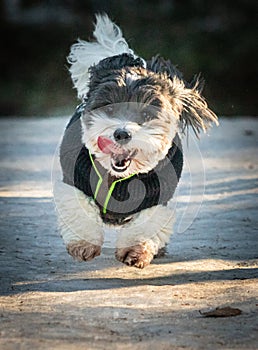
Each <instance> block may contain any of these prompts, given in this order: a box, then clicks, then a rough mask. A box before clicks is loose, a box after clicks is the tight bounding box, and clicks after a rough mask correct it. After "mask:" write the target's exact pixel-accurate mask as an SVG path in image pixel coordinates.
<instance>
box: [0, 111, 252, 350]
mask: <svg viewBox="0 0 258 350" xmlns="http://www.w3.org/2000/svg"><path fill="white" fill-rule="evenodd" d="M67 120H68V118H49V119H47V118H37V119H36V118H17V119H16V118H11V119H10V118H9V119H4V118H2V119H1V120H0V146H1V147H0V157H1V190H0V196H1V198H0V201H1V202H0V205H1V212H0V217H1V225H0V230H1V232H0V239H1V240H0V273H1V284H0V306H1V310H0V325H1V326H0V348H1V349H3V350H14V349H40V350H41V349H46V350H49V349H62V350H66V349H69V350H73V349H78V347H81V348H83V349H147V348H148V349H257V347H258V317H257V306H258V300H257V294H258V285H257V279H256V278H257V272H258V268H257V267H258V266H257V265H258V244H257V243H258V239H257V233H258V232H257V231H258V215H257V204H258V203H257V194H258V190H257V183H258V181H257V172H258V171H257V168H258V147H257V135H258V120H257V119H252V118H247V117H245V118H244V117H242V118H229V119H224V118H220V126H219V127H218V128H216V127H214V128H213V129H212V130H211V131H210V133H209V135H204V136H203V137H202V138H201V140H200V141H198V142H194V141H193V140H192V139H191V137H190V139H189V142H188V143H189V145H188V148H187V142H186V144H185V167H184V176H183V178H182V181H181V183H180V187H179V188H178V193H177V196H176V199H177V204H176V207H177V221H176V225H175V233H174V234H173V235H172V237H171V241H170V243H169V245H168V253H167V255H166V256H165V257H163V258H160V259H156V260H155V261H154V262H153V263H152V264H151V265H150V266H148V267H146V268H145V269H143V270H139V269H136V268H134V267H127V266H124V265H123V264H121V263H119V262H118V261H116V260H115V258H114V249H113V245H112V239H113V238H112V237H113V236H112V235H114V232H107V239H106V243H105V248H104V251H103V253H102V255H101V256H100V257H97V258H96V259H95V260H93V261H91V262H88V263H78V262H75V261H73V260H72V258H71V257H70V256H69V255H68V254H67V253H66V250H65V246H64V244H63V242H62V240H61V238H60V237H59V233H58V230H57V224H56V214H55V206H54V201H53V196H52V181H54V180H55V171H53V170H51V169H52V168H53V163H54V164H55V162H53V160H54V158H55V157H54V154H55V152H56V148H57V144H58V142H59V140H60V137H61V135H62V132H63V129H64V126H65V124H66V122H67ZM54 168H55V166H54ZM51 173H52V174H53V175H52V179H51ZM204 185H205V186H204ZM204 187H205V188H204ZM157 219H158V218H157ZM225 306H230V307H232V308H238V309H240V310H241V311H242V313H241V314H240V315H238V316H234V317H223V318H215V317H213V318H206V317H204V315H202V314H201V313H200V311H201V312H205V311H209V310H212V309H215V308H216V307H225Z"/></svg>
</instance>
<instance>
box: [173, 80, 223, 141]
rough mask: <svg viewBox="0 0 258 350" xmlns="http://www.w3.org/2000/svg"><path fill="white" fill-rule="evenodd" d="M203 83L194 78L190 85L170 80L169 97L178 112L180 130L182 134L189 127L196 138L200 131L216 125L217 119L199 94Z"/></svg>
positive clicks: (181, 81)
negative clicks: (213, 124)
mask: <svg viewBox="0 0 258 350" xmlns="http://www.w3.org/2000/svg"><path fill="white" fill-rule="evenodd" d="M203 86H204V81H203V80H202V79H200V77H199V76H195V77H194V79H193V80H192V82H191V83H190V84H187V83H185V82H184V81H183V80H181V79H179V78H178V77H176V76H174V78H173V79H171V86H170V96H171V98H172V103H173V104H176V110H177V111H178V112H179V115H180V117H179V119H180V128H181V131H182V132H183V133H185V131H186V130H188V129H189V127H191V128H192V129H193V131H194V133H195V135H196V136H197V138H198V137H199V134H200V132H201V131H204V132H206V131H207V130H208V129H209V127H210V126H211V125H212V123H215V124H216V125H218V124H219V123H218V118H217V116H216V114H215V113H214V112H212V110H210V109H209V107H208V105H207V102H206V101H205V99H204V98H203V97H202V95H201V92H202V89H203Z"/></svg>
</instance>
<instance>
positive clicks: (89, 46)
mask: <svg viewBox="0 0 258 350" xmlns="http://www.w3.org/2000/svg"><path fill="white" fill-rule="evenodd" d="M93 36H94V38H95V39H96V41H94V42H87V41H84V40H80V39H78V42H77V43H76V44H74V45H72V47H71V51H70V54H69V56H68V58H67V60H68V62H69V63H70V64H71V66H70V69H69V71H70V73H71V77H72V81H73V84H74V87H75V88H76V89H77V92H78V97H79V98H82V99H83V98H84V97H85V96H86V94H87V91H88V83H89V78H90V77H89V68H90V67H91V66H92V65H94V64H97V63H98V62H99V61H101V60H102V59H104V58H106V57H111V56H115V55H119V54H122V53H128V54H131V55H133V56H135V57H137V56H136V55H135V54H134V52H133V50H132V49H130V48H129V46H128V44H127V42H126V40H125V39H124V38H123V34H122V31H121V29H120V28H119V27H118V26H117V25H116V24H115V23H113V22H112V21H111V20H110V18H109V17H108V16H107V15H106V14H103V15H96V24H95V30H94V32H93Z"/></svg>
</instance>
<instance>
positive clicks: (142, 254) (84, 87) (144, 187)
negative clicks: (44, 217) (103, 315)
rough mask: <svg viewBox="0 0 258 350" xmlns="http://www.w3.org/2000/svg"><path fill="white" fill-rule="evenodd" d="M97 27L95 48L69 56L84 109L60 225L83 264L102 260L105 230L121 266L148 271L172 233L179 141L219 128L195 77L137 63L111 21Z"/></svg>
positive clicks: (67, 164) (86, 45)
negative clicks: (111, 233) (114, 231)
mask: <svg viewBox="0 0 258 350" xmlns="http://www.w3.org/2000/svg"><path fill="white" fill-rule="evenodd" d="M96 18H97V21H96V26H95V31H94V33H93V35H94V37H95V39H96V41H93V42H85V41H81V40H79V42H78V43H76V44H74V45H73V46H72V48H71V52H70V55H69V57H68V61H69V63H70V64H71V67H70V73H71V76H72V80H73V83H74V86H75V88H76V89H77V91H78V96H79V97H80V98H81V100H82V103H81V105H80V106H78V107H77V109H76V112H75V114H74V116H73V117H72V119H71V120H70V122H69V124H68V126H67V128H66V131H65V134H64V137H63V141H62V144H61V148H60V162H61V167H62V173H63V181H62V182H61V183H59V184H58V185H57V186H56V188H55V201H56V206H57V211H58V214H59V225H60V229H61V235H62V237H63V239H64V241H65V243H66V246H67V250H68V252H69V254H71V255H72V256H73V257H74V258H76V259H77V260H79V261H86V260H90V259H93V258H94V257H95V256H97V255H99V254H100V252H101V246H102V244H103V229H104V227H105V226H106V225H112V226H113V227H114V226H115V227H117V228H118V229H119V233H118V238H117V242H116V258H117V259H118V260H119V261H121V262H124V263H125V264H127V265H129V266H135V267H139V268H143V267H144V266H146V265H148V264H149V263H150V262H151V261H152V259H153V257H154V256H156V255H157V254H158V253H159V252H160V251H162V250H163V249H164V247H165V245H166V243H167V242H168V240H169V237H170V234H171V233H172V225H173V221H174V215H173V212H171V209H169V205H168V204H169V201H170V200H171V199H172V197H173V194H174V191H175V189H176V186H177V183H178V181H179V178H180V175H181V171H182V166H183V152H182V147H181V141H180V137H179V134H183V133H184V131H185V129H187V128H188V127H189V126H191V127H192V128H193V130H194V132H195V133H196V135H197V136H198V134H199V132H200V131H201V130H203V131H206V130H207V128H208V127H209V126H210V124H211V123H212V122H214V123H215V124H217V123H218V122H217V117H216V115H215V114H214V113H213V112H212V111H211V110H210V109H209V108H208V106H207V103H206V102H205V100H204V99H203V97H202V96H201V90H202V89H201V88H202V84H200V82H199V80H198V78H195V79H194V80H193V81H192V82H191V83H189V84H188V83H186V82H185V81H184V80H183V79H182V75H181V73H180V72H179V71H178V70H177V69H176V68H175V67H174V66H173V65H172V64H171V62H170V61H165V60H164V59H163V58H161V57H159V56H156V57H154V58H152V59H151V60H149V61H145V60H144V59H142V58H140V57H138V56H136V55H135V54H134V52H133V51H132V50H131V49H130V48H129V47H128V44H127V42H126V41H125V39H124V38H123V36H122V32H121V30H120V28H119V27H117V26H116V25H115V24H114V23H113V22H111V20H110V19H109V18H108V17H107V15H98V16H96Z"/></svg>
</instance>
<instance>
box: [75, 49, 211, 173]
mask: <svg viewBox="0 0 258 350" xmlns="http://www.w3.org/2000/svg"><path fill="white" fill-rule="evenodd" d="M90 77H91V79H90V84H89V92H88V94H87V97H86V110H85V112H84V114H83V116H82V119H81V121H82V129H83V136H82V140H83V143H84V144H85V145H86V147H87V148H88V149H89V151H90V152H91V153H92V154H94V155H95V157H96V159H97V160H98V161H99V162H100V163H101V165H102V166H103V167H104V168H105V169H107V170H108V171H109V172H110V173H111V175H113V176H116V177H127V176H129V175H131V174H134V173H137V174H138V173H146V172H148V171H150V170H151V169H153V168H154V167H155V166H156V165H157V164H158V162H159V161H160V160H161V159H163V158H164V157H165V156H166V154H167V152H168V150H169V148H170V147H171V145H172V141H173V139H174V137H175V135H176V133H177V132H179V131H184V130H185V129H186V128H187V127H188V126H191V127H192V128H193V130H194V131H195V133H196V135H198V133H199V132H200V131H201V130H203V131H206V129H207V128H208V127H209V125H210V123H211V122H215V123H217V117H216V116H215V114H214V113H213V112H212V111H211V110H210V109H209V108H208V106H207V104H206V102H205V101H204V99H203V98H202V97H201V95H200V93H201V88H200V83H199V81H198V79H195V81H194V82H192V83H191V84H188V85H186V83H185V82H184V81H183V79H182V77H181V74H180V73H179V72H178V71H177V70H176V69H175V67H174V66H173V65H172V64H171V63H170V62H169V61H164V60H163V59H161V58H159V57H155V58H154V59H152V60H151V61H150V62H149V63H148V64H147V67H143V61H142V60H141V59H139V58H138V59H135V58H134V57H133V56H131V55H129V54H122V55H118V56H114V57H110V58H106V59H104V60H102V61H100V63H99V64H98V65H96V66H93V67H91V69H90Z"/></svg>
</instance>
